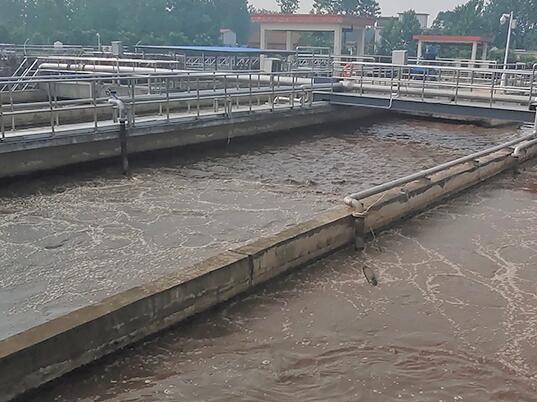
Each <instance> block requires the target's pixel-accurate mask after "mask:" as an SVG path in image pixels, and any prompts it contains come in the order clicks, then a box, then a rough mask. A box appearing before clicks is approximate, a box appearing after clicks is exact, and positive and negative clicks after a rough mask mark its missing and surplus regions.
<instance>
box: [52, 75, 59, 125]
mask: <svg viewBox="0 0 537 402" xmlns="http://www.w3.org/2000/svg"><path fill="white" fill-rule="evenodd" d="M53 90H54V109H56V113H55V115H56V125H57V126H59V125H60V112H59V111H58V90H57V85H56V82H55V83H54V84H53Z"/></svg>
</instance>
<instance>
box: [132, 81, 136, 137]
mask: <svg viewBox="0 0 537 402" xmlns="http://www.w3.org/2000/svg"><path fill="white" fill-rule="evenodd" d="M135 91H136V82H135V80H134V78H133V79H131V125H132V127H135V126H136V105H135V102H136V99H135V97H136V95H135Z"/></svg>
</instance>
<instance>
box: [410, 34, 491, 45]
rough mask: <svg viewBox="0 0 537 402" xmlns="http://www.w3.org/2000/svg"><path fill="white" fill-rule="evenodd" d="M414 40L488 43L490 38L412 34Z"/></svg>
mask: <svg viewBox="0 0 537 402" xmlns="http://www.w3.org/2000/svg"><path fill="white" fill-rule="evenodd" d="M414 40H421V41H423V42H434V43H473V42H479V43H489V42H490V39H489V38H485V37H483V36H462V35H414Z"/></svg>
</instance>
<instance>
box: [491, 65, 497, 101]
mask: <svg viewBox="0 0 537 402" xmlns="http://www.w3.org/2000/svg"><path fill="white" fill-rule="evenodd" d="M495 87H496V71H493V72H492V83H491V86H490V107H492V105H493V103H494V90H495Z"/></svg>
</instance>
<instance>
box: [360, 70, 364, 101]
mask: <svg viewBox="0 0 537 402" xmlns="http://www.w3.org/2000/svg"><path fill="white" fill-rule="evenodd" d="M363 94H364V65H363V64H360V95H363Z"/></svg>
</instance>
